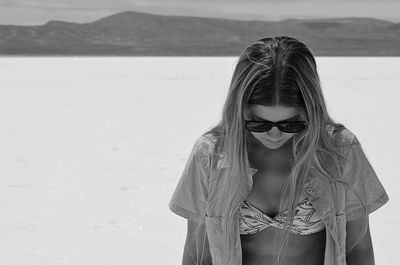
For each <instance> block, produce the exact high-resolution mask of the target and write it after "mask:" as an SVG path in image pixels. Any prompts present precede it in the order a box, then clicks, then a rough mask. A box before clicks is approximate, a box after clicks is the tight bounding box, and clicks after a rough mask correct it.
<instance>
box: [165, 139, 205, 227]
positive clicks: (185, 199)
mask: <svg viewBox="0 0 400 265" xmlns="http://www.w3.org/2000/svg"><path fill="white" fill-rule="evenodd" d="M204 139H205V137H204V136H202V137H200V138H199V139H197V141H196V142H195V144H194V146H193V148H192V151H191V153H190V155H189V158H188V160H187V162H186V165H185V167H184V169H183V172H182V175H181V177H180V179H179V182H178V184H177V186H176V188H175V191H174V193H173V195H172V198H171V200H170V202H169V209H170V210H171V211H172V212H174V213H175V214H177V215H179V216H182V217H184V218H186V219H191V220H195V221H197V222H204V220H203V219H204V212H205V205H206V200H207V195H208V181H209V175H210V174H209V172H210V171H209V165H210V156H209V153H208V148H207V144H206V143H205V142H204Z"/></svg>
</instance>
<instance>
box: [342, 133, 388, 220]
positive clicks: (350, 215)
mask: <svg viewBox="0 0 400 265" xmlns="http://www.w3.org/2000/svg"><path fill="white" fill-rule="evenodd" d="M345 156H346V158H347V159H348V160H349V161H348V163H346V166H345V167H344V171H343V174H344V177H345V178H346V179H347V181H348V183H349V184H350V186H351V188H350V187H346V206H345V214H346V220H347V221H351V220H355V219H358V218H361V217H363V216H364V214H365V211H364V208H363V205H362V203H361V201H360V200H362V201H364V202H365V204H366V207H367V213H368V214H369V213H372V212H374V211H375V210H377V209H378V208H380V207H381V206H382V205H384V204H385V203H387V202H388V200H389V197H388V195H387V193H386V191H385V189H384V187H383V186H382V184H381V182H380V181H379V179H378V176H377V175H376V173H375V171H374V169H373V168H372V166H371V164H370V162H369V161H368V159H367V157H366V155H365V153H364V150H363V148H362V146H361V144H360V142H359V141H358V139H357V138H356V137H355V136H354V135H353V141H352V142H351V143H350V144H349V145H348V146H347V147H346V153H345ZM354 192H356V193H354Z"/></svg>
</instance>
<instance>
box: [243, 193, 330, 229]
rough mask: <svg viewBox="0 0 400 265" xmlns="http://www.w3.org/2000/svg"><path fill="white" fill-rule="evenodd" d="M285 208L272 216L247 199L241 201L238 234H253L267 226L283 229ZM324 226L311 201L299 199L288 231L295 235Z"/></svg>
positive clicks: (285, 215)
mask: <svg viewBox="0 0 400 265" xmlns="http://www.w3.org/2000/svg"><path fill="white" fill-rule="evenodd" d="M287 212H288V211H287V210H286V211H285V212H283V213H279V214H278V215H276V216H275V217H274V218H271V217H269V216H268V215H266V214H264V213H263V212H261V211H260V210H259V209H257V208H256V207H255V206H254V205H253V204H251V203H250V202H249V201H246V200H245V201H243V202H242V204H241V205H240V207H239V227H240V234H254V233H257V232H259V231H261V230H263V229H265V228H267V227H269V226H273V227H276V228H279V229H283V228H284V225H285V220H286V218H288V216H287ZM324 228H325V225H324V223H323V222H322V221H321V220H320V219H319V217H318V216H317V214H316V211H315V208H314V207H313V205H312V204H311V202H310V201H309V200H308V199H307V198H305V199H304V200H302V201H300V203H299V204H298V205H297V208H296V214H295V217H294V220H293V226H292V228H291V230H290V233H292V234H296V235H309V234H313V233H316V232H319V231H322V230H323V229H324Z"/></svg>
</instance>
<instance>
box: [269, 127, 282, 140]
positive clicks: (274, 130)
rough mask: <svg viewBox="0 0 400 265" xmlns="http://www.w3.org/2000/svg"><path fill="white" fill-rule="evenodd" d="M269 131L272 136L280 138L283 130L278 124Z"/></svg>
mask: <svg viewBox="0 0 400 265" xmlns="http://www.w3.org/2000/svg"><path fill="white" fill-rule="evenodd" d="M267 133H268V135H269V136H270V137H271V138H278V137H280V136H281V135H282V132H281V131H280V130H279V129H278V128H277V127H276V126H274V127H272V128H271V130H269V131H268V132H267Z"/></svg>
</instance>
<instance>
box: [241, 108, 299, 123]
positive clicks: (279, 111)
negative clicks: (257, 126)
mask: <svg viewBox="0 0 400 265" xmlns="http://www.w3.org/2000/svg"><path fill="white" fill-rule="evenodd" d="M246 112H247V114H250V115H251V114H253V115H255V116H257V117H259V118H261V119H263V120H268V121H274V122H275V121H281V120H287V119H290V118H293V117H294V116H296V115H298V114H299V111H298V110H297V109H296V108H289V107H285V106H279V105H277V106H263V105H257V104H250V105H248V109H247V111H246Z"/></svg>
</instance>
